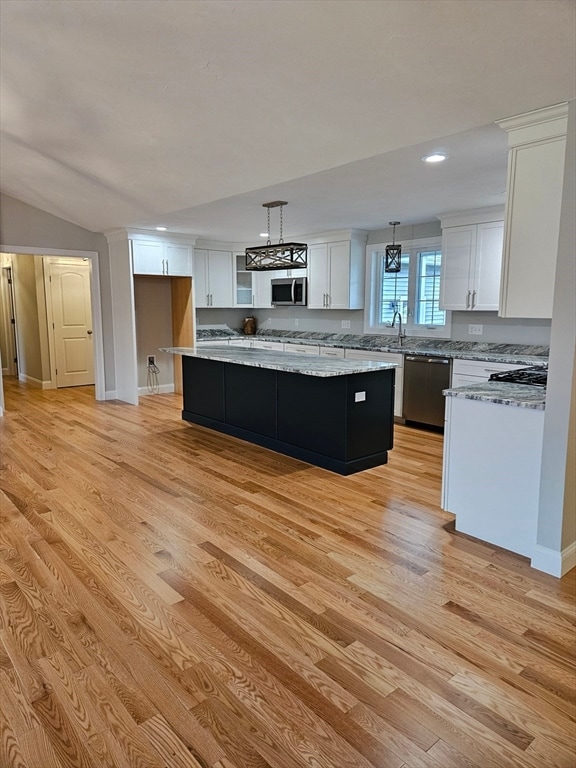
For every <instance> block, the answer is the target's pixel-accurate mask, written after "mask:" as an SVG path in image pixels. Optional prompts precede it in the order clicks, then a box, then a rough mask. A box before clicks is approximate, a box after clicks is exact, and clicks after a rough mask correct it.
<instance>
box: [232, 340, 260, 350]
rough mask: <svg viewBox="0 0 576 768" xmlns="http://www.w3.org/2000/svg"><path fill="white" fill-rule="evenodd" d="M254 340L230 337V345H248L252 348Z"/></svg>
mask: <svg viewBox="0 0 576 768" xmlns="http://www.w3.org/2000/svg"><path fill="white" fill-rule="evenodd" d="M253 344H254V342H253V341H252V339H230V342H229V345H230V346H231V347H246V348H248V349H250V348H251V347H252V345H253Z"/></svg>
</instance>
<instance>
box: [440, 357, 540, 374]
mask: <svg viewBox="0 0 576 768" xmlns="http://www.w3.org/2000/svg"><path fill="white" fill-rule="evenodd" d="M526 367H527V365H526V364H521V365H520V364H514V363H491V362H487V361H485V360H454V361H453V363H452V373H458V374H460V373H463V374H468V375H470V376H481V377H484V378H485V379H487V378H488V377H489V376H490V374H492V373H501V372H502V371H515V370H516V369H518V368H526Z"/></svg>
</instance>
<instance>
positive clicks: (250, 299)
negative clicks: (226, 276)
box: [233, 251, 257, 307]
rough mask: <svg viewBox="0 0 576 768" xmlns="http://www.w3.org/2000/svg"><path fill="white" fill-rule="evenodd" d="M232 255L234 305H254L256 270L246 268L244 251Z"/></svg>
mask: <svg viewBox="0 0 576 768" xmlns="http://www.w3.org/2000/svg"><path fill="white" fill-rule="evenodd" d="M233 257H234V306H235V307H254V306H256V303H255V298H256V297H255V283H256V280H255V279H254V278H255V277H256V274H257V273H256V272H250V271H249V270H247V269H246V253H245V252H244V251H238V252H235V253H234V254H233Z"/></svg>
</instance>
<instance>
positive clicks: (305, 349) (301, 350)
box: [284, 344, 320, 355]
mask: <svg viewBox="0 0 576 768" xmlns="http://www.w3.org/2000/svg"><path fill="white" fill-rule="evenodd" d="M284 351H285V352H292V353H293V354H295V355H319V354H320V348H319V347H318V345H316V344H284Z"/></svg>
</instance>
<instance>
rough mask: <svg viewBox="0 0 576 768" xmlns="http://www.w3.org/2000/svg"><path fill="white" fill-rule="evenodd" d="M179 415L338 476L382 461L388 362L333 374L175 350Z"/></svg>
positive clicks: (389, 419) (390, 399)
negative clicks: (178, 354) (313, 373)
mask: <svg viewBox="0 0 576 768" xmlns="http://www.w3.org/2000/svg"><path fill="white" fill-rule="evenodd" d="M182 377H183V394H184V408H183V411H182V418H183V419H184V420H185V421H190V422H193V423H195V424H200V425H201V426H203V427H209V428H210V429H214V430H217V431H218V432H224V433H225V434H228V435H232V436H234V437H238V438H241V439H243V440H247V441H248V442H251V443H255V444H256V445H261V446H263V447H265V448H270V449H271V450H273V451H277V452H278V453H282V454H285V455H287V456H292V457H293V458H296V459H301V460H302V461H306V462H308V463H309V464H314V465H316V466H318V467H323V468H324V469H329V470H331V471H332V472H337V473H338V474H341V475H350V474H353V473H354V472H360V471H361V470H364V469H370V468H371V467H376V466H379V465H381V464H386V462H387V460H388V451H389V450H391V448H392V446H393V429H394V413H393V411H394V369H393V368H385V369H378V370H373V371H369V372H366V373H351V374H348V375H340V376H329V377H327V376H310V375H306V374H301V373H293V372H286V371H281V370H274V369H270V368H265V367H252V366H246V365H242V364H239V363H233V362H226V361H222V360H213V359H205V358H202V357H192V356H185V355H184V356H183V357H182Z"/></svg>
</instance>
